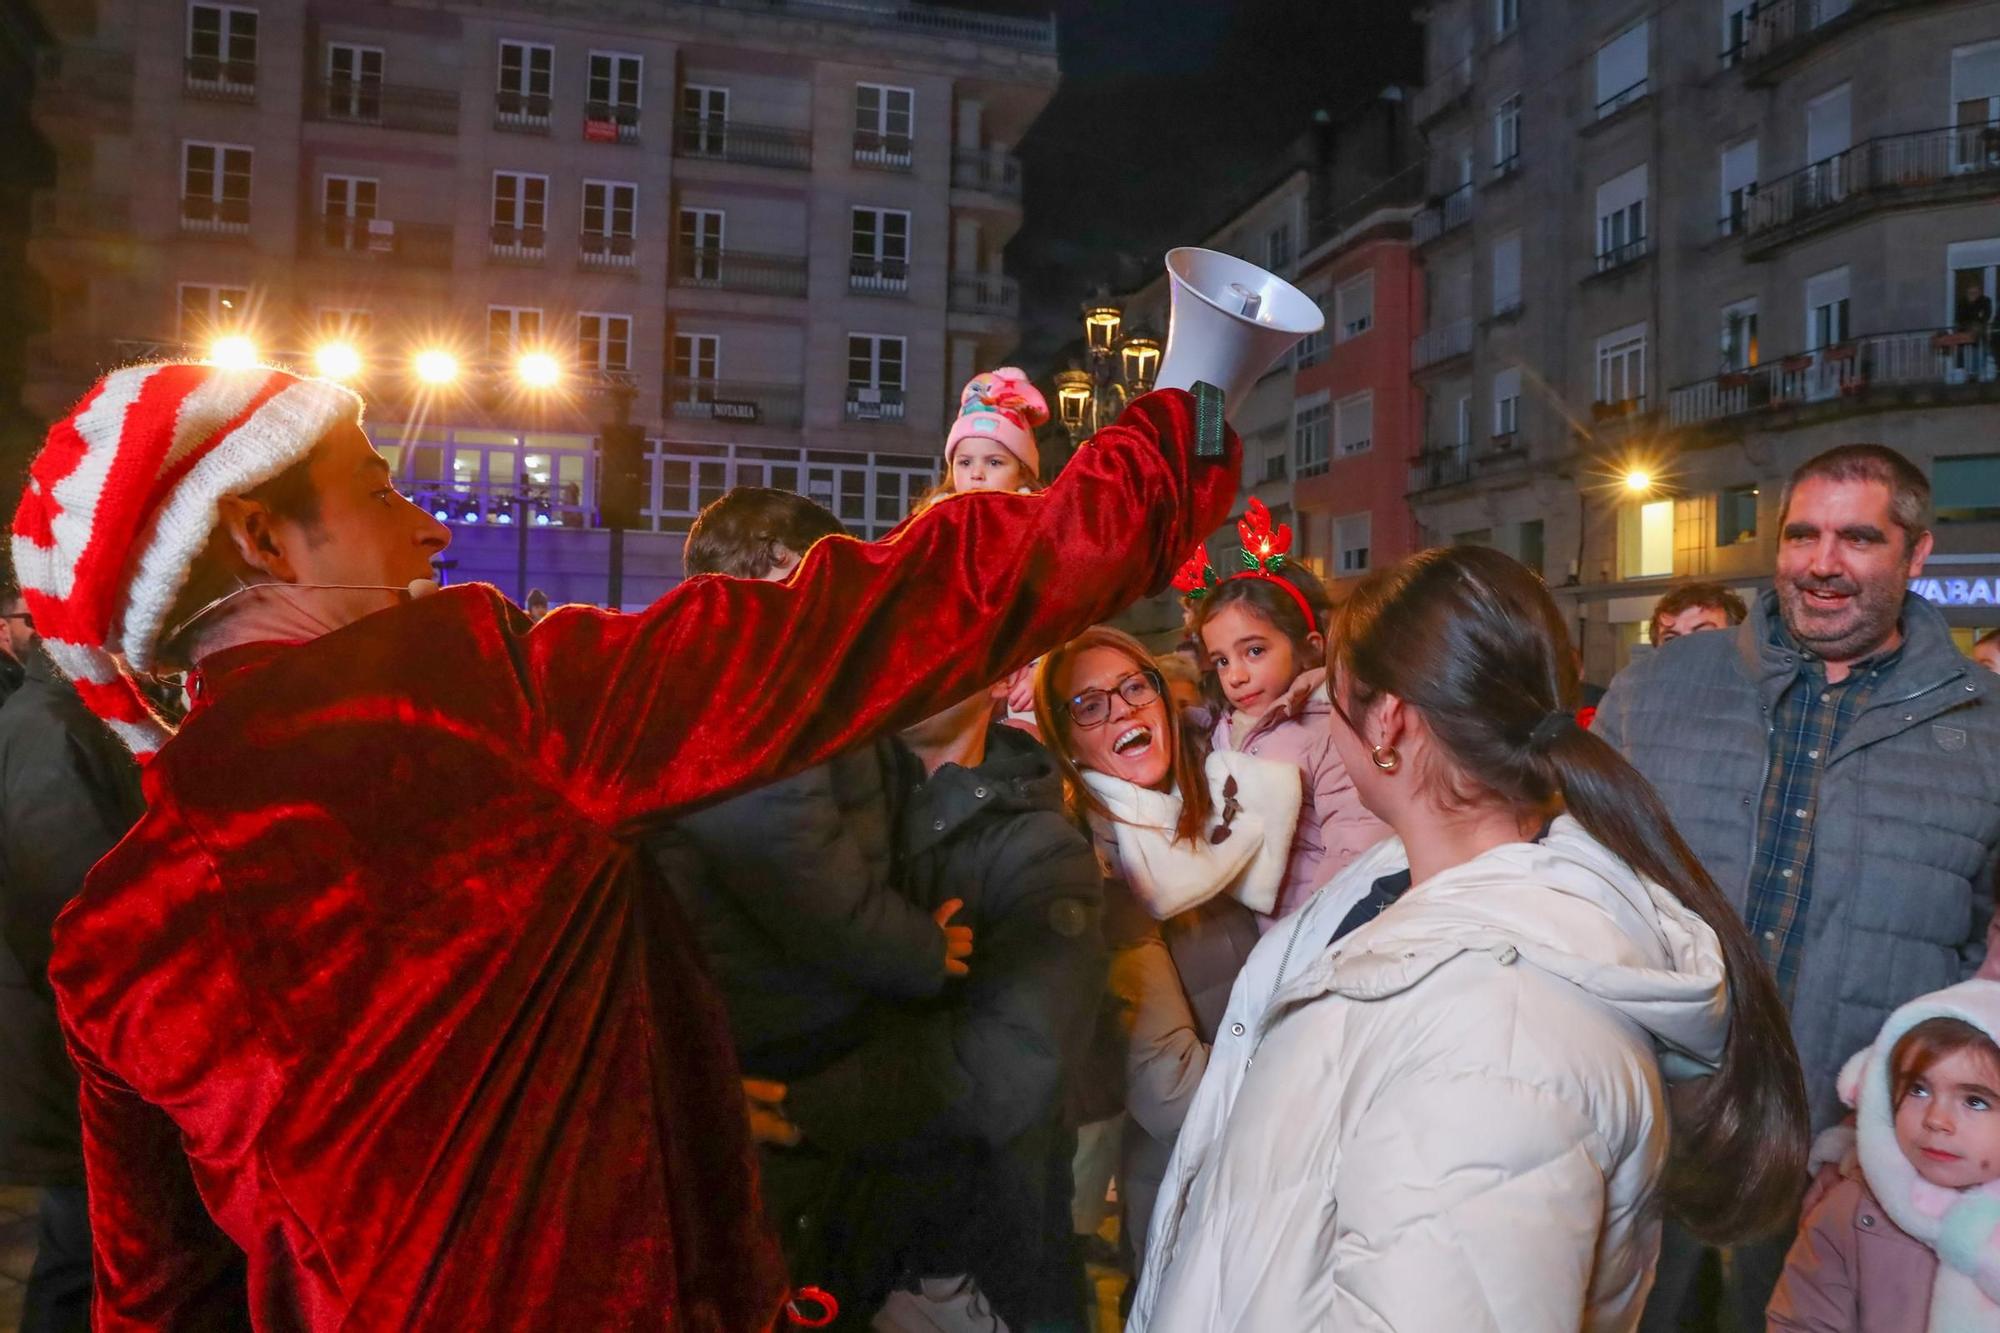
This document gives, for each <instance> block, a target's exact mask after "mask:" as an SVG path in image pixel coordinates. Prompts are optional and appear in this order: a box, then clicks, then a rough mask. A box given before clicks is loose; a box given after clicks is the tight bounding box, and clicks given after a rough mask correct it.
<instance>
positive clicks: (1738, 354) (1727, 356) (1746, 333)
mask: <svg viewBox="0 0 2000 1333" xmlns="http://www.w3.org/2000/svg"><path fill="white" fill-rule="evenodd" d="M1759 356H1760V349H1759V346H1758V342H1757V302H1756V301H1755V300H1754V299H1752V300H1747V301H1738V302H1736V303H1735V304H1733V305H1726V306H1724V307H1723V308H1722V369H1723V373H1724V374H1728V373H1730V372H1732V371H1741V370H1749V369H1751V368H1752V367H1754V366H1756V365H1757V364H1758V358H1759Z"/></svg>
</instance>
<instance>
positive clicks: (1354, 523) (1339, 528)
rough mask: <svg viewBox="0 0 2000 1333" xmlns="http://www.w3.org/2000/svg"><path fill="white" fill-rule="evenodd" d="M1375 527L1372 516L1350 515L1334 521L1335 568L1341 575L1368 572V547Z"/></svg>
mask: <svg viewBox="0 0 2000 1333" xmlns="http://www.w3.org/2000/svg"><path fill="white" fill-rule="evenodd" d="M1374 526H1375V520H1374V515H1372V514H1349V515H1347V517H1345V518H1336V519H1335V520H1334V521H1333V551H1334V568H1335V569H1336V570H1337V571H1338V572H1339V573H1341V574H1343V575H1345V574H1366V573H1367V572H1368V546H1369V541H1370V538H1371V537H1372V536H1373V535H1374V531H1373V530H1374Z"/></svg>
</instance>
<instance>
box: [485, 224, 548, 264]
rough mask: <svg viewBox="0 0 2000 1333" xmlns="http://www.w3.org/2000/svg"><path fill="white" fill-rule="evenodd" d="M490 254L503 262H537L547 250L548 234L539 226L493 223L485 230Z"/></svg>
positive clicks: (539, 261)
mask: <svg viewBox="0 0 2000 1333" xmlns="http://www.w3.org/2000/svg"><path fill="white" fill-rule="evenodd" d="M487 237H488V239H489V241H490V242H491V243H492V251H491V253H492V256H493V258H495V259H498V260H501V261H503V262H505V263H512V264H539V263H541V262H542V259H543V257H544V256H545V255H546V254H547V252H548V243H549V234H548V232H547V231H545V230H543V229H542V228H540V227H514V226H508V225H505V224H503V223H497V222H496V223H495V224H493V226H492V228H491V229H490V230H489V231H488V232H487Z"/></svg>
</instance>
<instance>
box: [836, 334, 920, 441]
mask: <svg viewBox="0 0 2000 1333" xmlns="http://www.w3.org/2000/svg"><path fill="white" fill-rule="evenodd" d="M905 351H906V343H905V340H904V339H902V338H899V337H892V336H888V335H885V334H880V333H850V334H848V335H847V416H848V419H849V420H860V421H901V420H902V419H903V367H904V356H905Z"/></svg>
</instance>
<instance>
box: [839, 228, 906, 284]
mask: <svg viewBox="0 0 2000 1333" xmlns="http://www.w3.org/2000/svg"><path fill="white" fill-rule="evenodd" d="M852 219H853V227H852V233H851V234H852V238H853V244H852V248H851V250H850V252H849V255H848V264H847V287H848V290H849V291H856V292H906V291H908V290H909V289H910V215H909V214H908V213H907V212H904V211H903V210H902V209H898V208H857V209H854V210H852Z"/></svg>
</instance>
